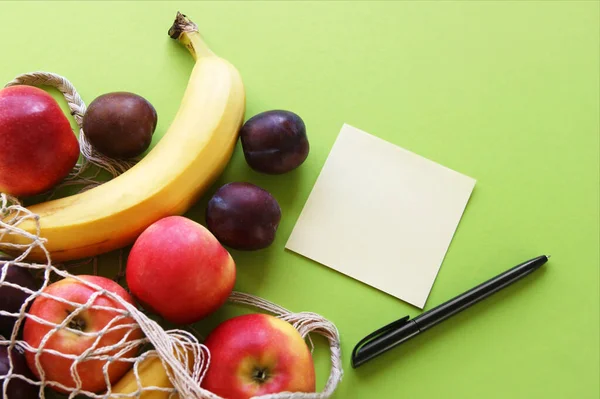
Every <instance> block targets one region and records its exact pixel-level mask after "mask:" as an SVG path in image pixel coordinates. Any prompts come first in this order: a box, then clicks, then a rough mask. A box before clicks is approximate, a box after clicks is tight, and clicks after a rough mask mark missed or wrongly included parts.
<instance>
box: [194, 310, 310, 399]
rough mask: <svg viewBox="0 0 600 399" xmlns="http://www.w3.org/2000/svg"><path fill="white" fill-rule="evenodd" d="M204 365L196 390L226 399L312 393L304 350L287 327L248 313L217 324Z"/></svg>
mask: <svg viewBox="0 0 600 399" xmlns="http://www.w3.org/2000/svg"><path fill="white" fill-rule="evenodd" d="M204 344H205V345H206V347H207V348H208V349H209V350H210V359H211V361H210V366H209V368H208V371H207V373H206V376H205V377H204V380H203V382H202V387H203V388H205V389H207V390H209V391H211V392H213V393H215V394H217V395H219V396H221V397H223V398H227V399H248V398H251V397H254V396H260V395H266V394H269V393H277V392H284V391H287V392H315V389H316V388H315V368H314V364H313V359H312V355H311V353H310V349H309V348H308V346H307V345H306V343H305V342H304V339H303V338H302V336H301V335H300V333H299V332H298V331H297V330H296V329H295V328H294V327H293V326H292V325H291V324H289V323H288V322H286V321H283V320H281V319H278V318H276V317H274V316H271V315H267V314H248V315H243V316H238V317H234V318H232V319H229V320H227V321H225V322H223V323H221V324H220V325H219V326H217V328H216V329H215V330H213V331H212V332H211V333H210V334H209V335H208V337H206V341H205V342H204Z"/></svg>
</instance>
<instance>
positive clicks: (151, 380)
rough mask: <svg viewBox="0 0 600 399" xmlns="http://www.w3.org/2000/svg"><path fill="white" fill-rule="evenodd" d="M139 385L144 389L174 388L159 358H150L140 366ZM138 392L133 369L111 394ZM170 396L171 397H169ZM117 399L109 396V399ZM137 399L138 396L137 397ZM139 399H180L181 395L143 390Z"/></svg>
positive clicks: (113, 387)
mask: <svg viewBox="0 0 600 399" xmlns="http://www.w3.org/2000/svg"><path fill="white" fill-rule="evenodd" d="M138 375H139V377H140V380H139V383H140V386H141V387H142V388H148V387H158V388H173V384H172V383H171V380H169V377H168V376H167V372H166V370H165V367H164V366H163V364H162V362H161V361H160V358H159V357H158V356H148V357H147V358H145V359H144V360H142V361H141V362H140V363H139V365H138ZM137 391H138V380H137V379H136V377H135V372H134V370H133V368H132V369H131V370H129V372H127V374H125V375H124V376H123V377H122V378H121V379H120V380H119V382H117V383H116V384H115V385H113V386H112V388H111V393H115V394H116V393H121V394H125V393H134V392H137ZM169 395H170V396H169ZM115 397H117V396H116V395H115V396H109V399H113V398H115ZM136 398H137V396H136ZM139 399H180V397H179V395H178V394H176V393H174V394H171V393H170V392H168V391H159V390H155V389H147V390H144V389H142V390H141V394H140V396H139Z"/></svg>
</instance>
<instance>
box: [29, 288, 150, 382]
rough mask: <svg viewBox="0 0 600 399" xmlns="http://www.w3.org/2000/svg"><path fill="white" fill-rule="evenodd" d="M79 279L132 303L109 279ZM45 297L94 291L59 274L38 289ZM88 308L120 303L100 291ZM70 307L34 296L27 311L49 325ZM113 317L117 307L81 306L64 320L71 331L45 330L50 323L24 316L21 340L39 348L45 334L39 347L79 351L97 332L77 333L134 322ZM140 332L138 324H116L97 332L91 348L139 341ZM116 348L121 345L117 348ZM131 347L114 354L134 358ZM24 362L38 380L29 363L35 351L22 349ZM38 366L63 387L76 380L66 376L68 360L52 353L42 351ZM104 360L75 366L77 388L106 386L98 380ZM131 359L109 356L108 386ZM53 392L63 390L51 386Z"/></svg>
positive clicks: (84, 298)
mask: <svg viewBox="0 0 600 399" xmlns="http://www.w3.org/2000/svg"><path fill="white" fill-rule="evenodd" d="M78 277H79V278H81V279H82V280H85V281H88V282H90V283H93V284H96V285H98V286H100V287H102V288H103V289H104V290H106V291H109V292H112V293H115V294H117V295H119V296H120V297H121V298H123V299H125V300H126V301H127V302H129V303H131V304H133V303H134V301H133V298H132V297H131V296H130V295H129V294H128V293H127V291H125V289H123V287H121V286H120V285H119V284H117V283H115V282H114V281H112V280H110V279H108V278H105V277H99V276H78ZM44 292H45V293H46V294H48V295H52V296H53V297H55V298H61V299H64V300H67V301H71V302H75V303H81V304H83V303H87V302H88V301H89V300H90V297H91V296H92V295H93V294H94V293H95V292H96V290H95V289H93V288H91V287H88V286H87V285H85V284H84V283H82V282H79V281H77V280H75V279H74V278H65V279H63V280H60V281H58V282H56V283H53V284H50V285H49V286H47V287H46V288H45V290H44ZM92 304H93V305H94V306H105V307H110V308H113V309H124V307H123V306H122V305H121V304H120V303H118V302H117V301H116V300H113V299H111V298H109V297H108V296H106V295H99V296H98V297H97V298H96V299H95V300H94V301H93V303H92ZM74 310H76V308H75V307H74V306H71V305H68V304H66V303H63V302H60V301H58V300H57V299H54V298H45V297H42V296H40V297H37V298H36V299H35V300H34V301H33V304H32V305H31V309H30V310H29V313H30V314H31V315H35V316H37V317H39V318H41V319H44V320H46V321H48V322H50V323H54V324H60V323H62V322H63V320H64V319H65V318H66V317H67V316H69V314H71V313H72V312H73V311H74ZM118 315H119V312H118V311H117V310H112V309H87V310H84V311H82V312H81V313H80V314H78V315H77V316H76V317H75V318H73V319H72V321H71V322H70V323H69V324H68V327H69V328H70V329H72V330H67V329H59V330H57V331H55V332H51V330H52V329H53V327H52V326H49V325H46V324H42V323H40V322H38V321H36V320H34V319H32V318H29V317H28V318H27V320H26V321H25V327H24V329H23V340H24V341H25V342H27V343H28V344H29V345H31V346H32V347H34V348H39V347H40V344H41V343H42V340H43V339H44V337H45V336H46V334H48V333H51V335H50V336H49V339H48V340H47V341H46V343H45V345H43V348H44V349H52V350H55V351H58V352H60V353H63V354H71V355H81V354H83V353H84V352H85V351H87V350H88V349H90V347H92V345H93V344H94V342H95V340H96V339H97V334H93V335H91V334H90V335H87V336H86V335H82V334H81V332H83V333H95V332H98V331H100V330H102V329H103V328H104V327H105V326H106V325H107V324H109V323H111V328H113V327H115V326H119V325H125V324H134V323H135V321H134V319H133V318H131V317H125V318H122V319H120V320H118V321H113V320H114V318H115V317H116V316H118ZM142 336H143V334H142V331H141V330H140V329H139V328H138V327H133V328H132V327H121V328H119V329H117V330H111V331H109V332H106V333H105V334H103V335H102V337H101V338H100V339H99V341H98V344H97V345H96V348H98V349H99V348H103V347H107V346H111V345H114V344H117V343H119V342H120V341H123V342H129V341H132V340H136V339H140V338H141V337H142ZM121 349H122V347H121ZM119 350H120V349H117V350H111V351H107V354H108V355H110V356H115V355H116V354H117V352H118V351H119ZM136 352H137V348H135V347H134V348H133V349H131V350H129V351H127V352H126V353H125V354H123V355H120V356H119V357H132V356H135V354H136ZM26 358H27V364H28V366H29V368H30V369H31V371H33V373H34V374H35V375H36V376H37V377H38V378H39V377H40V372H39V370H38V369H37V366H36V362H35V354H34V353H32V352H30V351H27V353H26ZM39 359H40V363H41V368H42V370H43V371H44V373H45V376H46V380H50V381H55V382H59V383H61V384H63V385H65V386H66V387H70V388H75V387H76V383H75V380H74V379H73V377H72V376H71V371H70V368H71V365H72V364H73V360H71V359H67V358H65V357H62V356H60V355H56V354H53V353H48V352H45V353H42V355H41V356H40V357H39ZM106 362H107V361H106V360H86V361H82V362H80V363H79V364H78V365H77V368H76V369H77V373H78V374H79V377H80V379H81V383H82V389H83V390H86V391H90V392H99V391H103V390H105V389H106V386H107V385H106V381H105V379H104V372H103V367H104V366H105V364H106ZM131 365H132V363H130V362H126V361H122V360H121V361H120V360H118V359H114V361H112V362H111V363H110V364H109V365H108V376H109V379H110V382H111V384H112V383H116V382H117V381H118V380H119V379H120V378H121V377H122V376H123V375H124V374H125V373H126V372H127V371H128V370H129V369H130V368H131ZM55 389H56V390H58V391H60V392H65V391H64V390H62V389H60V388H58V387H56V388H55Z"/></svg>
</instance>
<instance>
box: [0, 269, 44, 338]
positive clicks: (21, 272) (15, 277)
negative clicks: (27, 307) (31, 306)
mask: <svg viewBox="0 0 600 399" xmlns="http://www.w3.org/2000/svg"><path fill="white" fill-rule="evenodd" d="M4 272H5V273H6V276H5V278H4V281H3V282H1V283H0V310H3V311H5V312H10V313H15V314H16V313H19V310H20V309H21V306H22V305H23V304H24V303H25V301H26V300H27V298H29V296H30V295H31V294H30V293H28V292H26V291H25V290H23V289H21V288H15V287H11V286H10V285H8V284H9V283H10V284H14V285H17V286H19V287H22V288H27V289H29V290H31V291H37V289H38V283H37V282H36V281H35V279H34V278H33V276H32V275H31V273H30V272H29V270H28V269H27V268H25V267H19V266H17V265H13V264H10V263H8V262H7V263H5V264H3V265H2V266H1V267H0V275H1V274H2V273H4ZM16 322H17V317H16V316H2V315H0V335H4V336H5V337H7V338H10V337H11V335H12V332H13V328H14V326H15V323H16ZM22 326H23V322H21V327H22Z"/></svg>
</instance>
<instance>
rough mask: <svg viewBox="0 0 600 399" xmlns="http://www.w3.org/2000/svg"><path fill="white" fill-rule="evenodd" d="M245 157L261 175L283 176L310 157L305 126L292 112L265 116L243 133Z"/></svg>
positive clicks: (252, 121) (248, 123)
mask: <svg viewBox="0 0 600 399" xmlns="http://www.w3.org/2000/svg"><path fill="white" fill-rule="evenodd" d="M240 138H241V141H242V149H243V150H244V157H245V158H246V162H247V163H248V165H250V167H251V168H252V169H254V170H256V171H258V172H262V173H268V174H281V173H286V172H289V171H291V170H293V169H296V168H297V167H298V166H300V165H301V164H302V163H303V162H304V160H306V157H307V156H308V151H309V144H308V138H307V136H306V126H305V125H304V121H303V120H302V118H300V117H299V116H298V115H296V114H295V113H293V112H290V111H282V110H273V111H266V112H262V113H260V114H258V115H255V116H253V117H252V118H250V119H248V121H246V123H244V126H242V129H241V130H240Z"/></svg>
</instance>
